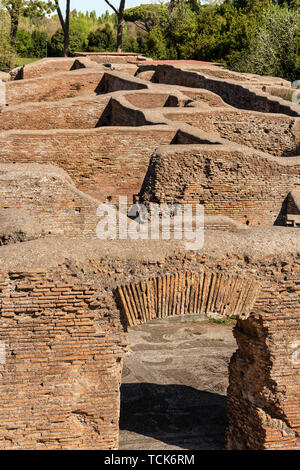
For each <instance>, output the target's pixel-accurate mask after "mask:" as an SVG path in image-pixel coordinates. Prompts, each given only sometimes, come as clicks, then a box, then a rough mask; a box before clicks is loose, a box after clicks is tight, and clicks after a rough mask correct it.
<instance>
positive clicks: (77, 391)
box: [0, 54, 300, 450]
mask: <svg viewBox="0 0 300 470" xmlns="http://www.w3.org/2000/svg"><path fill="white" fill-rule="evenodd" d="M3 86H4V85H3ZM292 93H293V90H292V88H291V84H290V83H289V82H286V81H285V80H282V79H279V78H274V77H260V76H256V75H247V74H238V73H234V72H230V71H227V70H224V69H222V68H220V67H218V66H217V65H211V64H207V63H199V62H196V61H187V62H183V63H181V62H179V63H173V64H156V63H153V64H151V61H142V60H141V61H140V58H138V57H135V56H130V55H127V56H126V55H123V56H113V57H110V56H105V55H101V54H98V55H94V56H93V55H91V56H90V57H83V56H78V57H77V58H73V59H71V58H70V59H43V60H40V61H38V62H36V63H34V64H31V65H27V66H25V67H24V68H21V69H18V70H16V71H13V73H12V79H11V80H10V81H7V82H6V83H5V96H6V103H5V104H3V105H1V112H0V221H1V224H0V231H1V233H0V245H1V247H0V260H1V272H0V291H1V294H0V300H1V303H0V305H1V314H0V341H1V343H0V345H1V349H0V448H2V449H80V448H82V449H117V448H118V435H119V412H120V382H121V373H122V364H123V359H124V357H125V355H126V354H127V352H128V341H127V334H126V332H127V329H128V328H131V327H133V326H134V325H136V324H140V323H148V322H150V321H152V320H153V319H155V318H167V317H169V316H170V317H171V316H176V315H177V316H181V315H191V314H198V315H203V316H207V317H209V316H211V315H218V316H221V317H222V316H230V317H235V318H237V323H236V326H235V328H234V335H235V338H236V341H237V351H236V352H235V353H234V355H233V357H232V359H231V362H230V366H229V388H228V396H227V413H228V427H227V432H226V440H227V448H228V449H253V450H256V449H300V374H299V371H300V231H299V225H300V106H299V105H298V104H297V103H296V102H293V101H287V100H286V99H285V98H286V96H288V95H289V96H291V94H292ZM119 196H126V197H127V198H128V201H129V202H132V201H133V200H135V201H139V202H142V203H144V204H145V205H146V206H148V205H150V204H151V203H166V204H169V205H171V204H174V203H177V204H191V205H195V204H199V203H200V204H203V205H204V210H205V220H204V222H205V236H204V246H203V247H202V248H201V249H198V250H186V248H185V246H184V243H183V242H181V241H174V240H172V242H168V241H162V240H157V241H155V240H152V241H151V240H150V241H146V240H143V241H142V243H141V242H140V241H139V240H136V241H134V240H122V239H121V240H107V241H105V240H99V239H98V238H97V236H96V226H97V223H98V220H99V217H98V216H97V207H98V206H99V204H100V203H103V202H105V201H112V202H117V201H118V199H119ZM119 230H120V231H122V227H119Z"/></svg>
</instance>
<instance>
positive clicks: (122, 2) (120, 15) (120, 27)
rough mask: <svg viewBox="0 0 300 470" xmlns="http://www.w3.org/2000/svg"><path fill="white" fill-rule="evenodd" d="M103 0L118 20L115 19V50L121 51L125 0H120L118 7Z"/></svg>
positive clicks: (107, 0)
mask: <svg viewBox="0 0 300 470" xmlns="http://www.w3.org/2000/svg"><path fill="white" fill-rule="evenodd" d="M104 1H105V2H106V3H107V5H108V6H109V7H110V8H111V9H112V10H113V11H114V12H115V14H116V17H117V20H118V21H117V52H122V38H123V28H124V10H125V0H120V4H119V8H116V7H115V6H114V5H113V4H112V3H111V2H110V1H109V0H104Z"/></svg>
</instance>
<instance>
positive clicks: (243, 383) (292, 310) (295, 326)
mask: <svg viewBox="0 0 300 470" xmlns="http://www.w3.org/2000/svg"><path fill="white" fill-rule="evenodd" d="M290 281H291V282H290V283H288V282H283V283H282V284H279V285H277V286H276V285H273V286H272V287H269V288H267V289H265V291H264V292H263V293H262V296H261V298H260V299H258V301H257V304H256V306H255V310H256V314H255V315H253V317H251V318H249V319H248V320H246V321H240V320H238V322H237V325H236V327H235V329H234V335H235V338H236V340H237V344H238V350H237V352H236V353H235V354H234V355H233V357H232V359H231V363H230V368H229V378H230V384H229V388H228V396H227V408H228V411H227V413H228V417H229V426H228V430H227V447H228V448H229V449H252V450H255V449H257V450H259V449H260V450H262V449H270V450H276V449H280V450H283V449H293V448H295V449H298V450H299V449H300V414H299V410H300V374H299V370H300V360H299V357H298V355H299V353H297V350H299V344H300V342H299V338H300V309H299V305H300V304H299V286H298V285H296V286H295V279H291V280H290ZM296 282H297V281H296Z"/></svg>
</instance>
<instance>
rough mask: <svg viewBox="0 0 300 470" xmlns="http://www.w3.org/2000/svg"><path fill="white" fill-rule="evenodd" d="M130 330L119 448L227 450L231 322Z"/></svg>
mask: <svg viewBox="0 0 300 470" xmlns="http://www.w3.org/2000/svg"><path fill="white" fill-rule="evenodd" d="M172 320H173V321H171V319H167V320H164V321H160V320H154V321H152V322H150V323H149V324H144V325H138V326H135V327H133V328H130V329H129V334H128V339H129V345H130V347H131V354H130V355H129V356H127V357H126V358H125V360H124V366H123V376H122V385H121V411H120V422H119V428H120V434H119V449H120V450H132V449H136V450H148V449H164V450H170V449H174V450H182V449H183V450H206V449H209V450H220V449H224V448H225V431H226V428H227V417H226V393H227V387H228V364H229V361H230V358H231V356H232V354H233V353H234V351H235V350H236V348H237V345H236V341H235V339H234V337H233V334H232V328H233V326H234V324H235V321H233V320H227V321H226V322H224V323H221V322H220V323H217V322H215V321H211V320H210V321H209V320H208V319H206V320H203V319H202V321H199V317H198V316H192V315H188V316H187V321H184V322H183V321H180V319H178V318H175V319H173V318H172Z"/></svg>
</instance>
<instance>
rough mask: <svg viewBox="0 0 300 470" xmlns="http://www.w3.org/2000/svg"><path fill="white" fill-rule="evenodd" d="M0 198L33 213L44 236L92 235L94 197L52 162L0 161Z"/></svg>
mask: <svg viewBox="0 0 300 470" xmlns="http://www.w3.org/2000/svg"><path fill="white" fill-rule="evenodd" d="M0 201H1V202H0V207H1V208H11V209H20V208H22V209H23V210H24V211H25V212H26V213H28V214H30V215H31V216H33V217H35V218H36V220H37V221H38V222H39V223H40V224H41V226H42V227H43V229H44V235H45V236H69V237H82V238H85V237H92V238H95V236H96V226H97V222H98V220H99V218H98V217H97V216H96V211H97V207H98V205H99V204H98V201H96V200H94V199H92V198H91V197H89V196H88V195H86V194H84V193H82V192H81V191H78V190H77V189H76V187H75V186H74V185H73V183H72V180H71V179H70V177H69V176H68V175H67V174H66V173H65V172H64V171H62V170H60V169H59V168H57V167H54V166H52V165H30V164H29V165H17V164H16V165H0Z"/></svg>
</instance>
